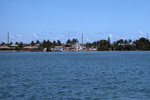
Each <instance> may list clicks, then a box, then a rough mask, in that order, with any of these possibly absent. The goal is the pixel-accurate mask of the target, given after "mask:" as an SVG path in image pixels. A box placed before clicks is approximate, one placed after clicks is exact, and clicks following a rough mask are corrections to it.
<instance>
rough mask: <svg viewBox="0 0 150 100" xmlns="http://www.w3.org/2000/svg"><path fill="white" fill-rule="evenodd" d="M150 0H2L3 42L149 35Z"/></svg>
mask: <svg viewBox="0 0 150 100" xmlns="http://www.w3.org/2000/svg"><path fill="white" fill-rule="evenodd" d="M149 5H150V0H0V43H1V42H5V43H7V34H8V32H9V34H10V35H9V37H10V42H13V43H15V42H16V41H17V42H21V41H22V42H23V43H30V42H31V41H36V40H40V41H41V42H42V41H43V40H44V39H45V40H48V39H49V40H50V41H54V40H56V41H57V40H60V41H61V42H62V43H65V42H66V41H67V39H72V38H76V39H78V40H79V43H81V42H82V40H81V39H82V33H83V41H84V43H86V42H93V41H98V40H102V39H108V36H109V37H110V40H111V42H113V41H116V40H118V39H132V40H136V39H139V38H141V37H145V38H146V37H147V34H149V35H150V6H149Z"/></svg>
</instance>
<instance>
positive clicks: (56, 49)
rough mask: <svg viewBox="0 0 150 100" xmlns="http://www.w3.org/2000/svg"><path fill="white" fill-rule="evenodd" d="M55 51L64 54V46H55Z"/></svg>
mask: <svg viewBox="0 0 150 100" xmlns="http://www.w3.org/2000/svg"><path fill="white" fill-rule="evenodd" d="M54 51H58V52H62V51H63V47H62V46H55V48H54Z"/></svg>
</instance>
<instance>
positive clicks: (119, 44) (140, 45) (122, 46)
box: [0, 37, 150, 51]
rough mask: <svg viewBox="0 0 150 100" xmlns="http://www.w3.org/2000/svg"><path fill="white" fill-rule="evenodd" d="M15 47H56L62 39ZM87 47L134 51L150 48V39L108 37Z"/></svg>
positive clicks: (41, 48) (60, 44) (32, 42)
mask: <svg viewBox="0 0 150 100" xmlns="http://www.w3.org/2000/svg"><path fill="white" fill-rule="evenodd" d="M66 44H79V41H78V40H77V39H72V40H70V39H68V40H67V41H66ZM0 45H1V46H4V45H8V46H10V47H11V45H13V43H12V42H10V44H6V43H4V42H2V43H1V44H0ZM15 45H17V46H15V47H11V49H15V50H21V49H23V47H25V46H32V47H33V46H38V48H35V49H38V50H43V48H45V47H55V46H62V43H61V41H60V40H57V41H53V42H51V41H50V40H43V41H42V42H40V41H39V40H37V41H35V42H34V41H31V43H30V44H24V43H23V42H20V43H18V42H16V43H15ZM84 46H86V48H87V49H89V48H97V50H98V51H110V50H111V51H133V50H150V41H149V40H148V39H146V38H143V37H142V38H140V39H138V40H135V41H132V40H131V39H129V40H126V39H125V40H123V39H120V40H117V41H114V42H113V43H111V42H110V38H109V37H108V40H105V39H103V40H99V41H94V42H93V43H89V42H88V43H86V44H84Z"/></svg>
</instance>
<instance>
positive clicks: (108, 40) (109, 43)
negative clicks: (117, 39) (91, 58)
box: [108, 37, 110, 47]
mask: <svg viewBox="0 0 150 100" xmlns="http://www.w3.org/2000/svg"><path fill="white" fill-rule="evenodd" d="M108 47H110V37H108Z"/></svg>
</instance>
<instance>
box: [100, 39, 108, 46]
mask: <svg viewBox="0 0 150 100" xmlns="http://www.w3.org/2000/svg"><path fill="white" fill-rule="evenodd" d="M99 43H100V46H108V41H107V40H100V41H99Z"/></svg>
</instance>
